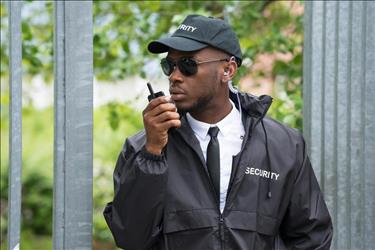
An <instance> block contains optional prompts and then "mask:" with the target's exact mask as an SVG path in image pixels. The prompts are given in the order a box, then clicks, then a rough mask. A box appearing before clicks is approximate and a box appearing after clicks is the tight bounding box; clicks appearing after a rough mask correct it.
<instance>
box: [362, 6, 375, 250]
mask: <svg viewBox="0 0 375 250" xmlns="http://www.w3.org/2000/svg"><path fill="white" fill-rule="evenodd" d="M366 5H367V6H366V12H367V13H366V22H365V24H366V25H365V26H366V27H365V29H366V37H365V39H366V40H365V44H366V49H365V55H364V58H365V63H364V64H365V67H366V69H365V72H366V74H365V76H364V78H365V95H364V105H365V108H364V110H365V111H364V126H365V127H364V133H365V134H364V137H365V141H364V148H365V150H364V155H365V162H364V178H365V181H364V185H365V190H364V192H365V195H364V207H365V213H364V218H365V221H367V223H365V225H364V229H363V230H364V232H365V239H364V241H365V242H364V248H365V249H371V248H374V245H375V237H374V235H375V196H374V194H375V182H374V179H375V167H374V166H375V105H374V96H375V3H374V2H367V3H366Z"/></svg>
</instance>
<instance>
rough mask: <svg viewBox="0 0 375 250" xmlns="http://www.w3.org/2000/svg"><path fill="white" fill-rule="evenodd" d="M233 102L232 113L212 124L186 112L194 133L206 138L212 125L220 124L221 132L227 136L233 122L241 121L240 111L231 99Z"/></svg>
mask: <svg viewBox="0 0 375 250" xmlns="http://www.w3.org/2000/svg"><path fill="white" fill-rule="evenodd" d="M230 102H231V104H232V110H231V111H230V113H229V114H228V115H227V116H225V117H224V118H223V119H222V120H220V121H219V122H218V123H216V124H210V123H205V122H202V121H198V120H197V119H195V118H194V117H192V116H191V115H190V113H187V114H186V118H187V120H188V122H189V124H190V127H191V128H192V129H193V131H194V133H195V134H196V135H197V136H198V137H199V138H200V139H202V140H204V139H205V138H206V136H207V133H208V130H209V129H210V127H214V126H218V127H219V130H220V131H219V133H221V134H222V135H223V136H226V135H228V134H229V133H230V130H231V127H232V126H231V124H233V123H235V122H238V121H241V117H240V113H239V111H238V110H237V109H236V108H235V106H234V104H233V102H232V101H231V100H230Z"/></svg>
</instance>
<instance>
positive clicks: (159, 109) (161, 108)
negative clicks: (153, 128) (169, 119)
mask: <svg viewBox="0 0 375 250" xmlns="http://www.w3.org/2000/svg"><path fill="white" fill-rule="evenodd" d="M168 111H172V112H176V111H177V109H176V106H175V105H174V104H173V103H162V104H159V105H158V106H156V107H155V108H154V109H152V110H149V111H147V115H149V116H158V115H160V114H162V113H164V112H168ZM145 114H146V113H145Z"/></svg>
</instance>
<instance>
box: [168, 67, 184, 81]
mask: <svg viewBox="0 0 375 250" xmlns="http://www.w3.org/2000/svg"><path fill="white" fill-rule="evenodd" d="M168 79H169V83H170V85H173V84H176V83H178V82H182V81H183V75H182V73H181V71H180V69H179V68H178V67H177V66H175V67H174V68H173V71H172V73H171V74H170V76H169V77H168Z"/></svg>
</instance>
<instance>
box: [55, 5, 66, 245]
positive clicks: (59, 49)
mask: <svg viewBox="0 0 375 250" xmlns="http://www.w3.org/2000/svg"><path fill="white" fill-rule="evenodd" d="M64 6H65V2H64V1H55V2H54V15H55V25H54V26H55V27H54V31H55V32H54V62H55V64H54V76H55V83H54V112H55V117H54V172H53V175H54V178H53V183H54V188H53V229H52V235H53V248H54V249H65V247H64V238H65V234H64V233H65V230H64V222H65V220H64V202H65V188H64V187H65V120H66V117H65V50H64V37H65V26H64V17H65V12H64V11H65V9H64Z"/></svg>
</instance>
